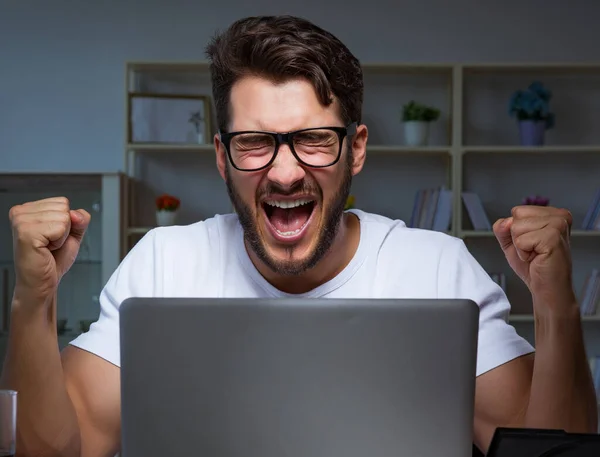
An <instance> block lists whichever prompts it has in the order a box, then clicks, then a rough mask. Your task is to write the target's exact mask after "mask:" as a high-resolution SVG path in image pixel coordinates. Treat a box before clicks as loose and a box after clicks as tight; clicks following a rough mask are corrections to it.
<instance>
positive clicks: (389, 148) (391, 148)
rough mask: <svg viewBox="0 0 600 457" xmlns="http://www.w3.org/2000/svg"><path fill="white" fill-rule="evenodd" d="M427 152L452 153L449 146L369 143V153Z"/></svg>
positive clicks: (433, 153)
mask: <svg viewBox="0 0 600 457" xmlns="http://www.w3.org/2000/svg"><path fill="white" fill-rule="evenodd" d="M368 153H375V154H427V155H435V154H441V155H450V153H451V150H450V147H449V146H423V147H415V146H404V145H382V144H373V145H368V144H367V154H368Z"/></svg>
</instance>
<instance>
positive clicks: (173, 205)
mask: <svg viewBox="0 0 600 457" xmlns="http://www.w3.org/2000/svg"><path fill="white" fill-rule="evenodd" d="M179 205H180V201H179V199H178V198H177V197H174V196H172V195H169V194H163V195H161V196H160V197H158V198H157V199H156V224H157V225H158V226H159V227H165V226H168V225H174V224H175V221H176V219H177V211H178V210H179Z"/></svg>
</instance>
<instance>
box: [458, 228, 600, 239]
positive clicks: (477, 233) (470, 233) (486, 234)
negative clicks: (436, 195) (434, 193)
mask: <svg viewBox="0 0 600 457" xmlns="http://www.w3.org/2000/svg"><path fill="white" fill-rule="evenodd" d="M571 237H572V238H573V237H577V238H580V237H600V230H572V231H571ZM459 238H495V235H494V232H492V231H483V230H463V231H461V232H459Z"/></svg>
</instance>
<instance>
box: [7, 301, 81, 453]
mask: <svg viewBox="0 0 600 457" xmlns="http://www.w3.org/2000/svg"><path fill="white" fill-rule="evenodd" d="M24 301H28V303H24ZM53 301H54V303H52V304H51V305H50V306H46V305H44V304H40V305H39V306H37V304H34V306H32V303H31V302H30V300H25V299H22V298H21V299H20V298H19V297H15V298H14V300H13V307H12V313H11V326H10V335H9V340H8V347H7V353H6V358H5V361H4V367H3V370H2V377H1V379H0V386H1V387H2V388H10V389H13V390H16V391H17V392H18V411H17V455H20V456H29V455H31V456H33V455H35V456H55V455H56V456H59V455H60V456H61V457H63V456H64V457H78V456H79V450H80V438H79V427H78V423H77V416H76V413H75V409H74V407H73V404H72V402H71V400H70V398H69V395H68V393H67V390H66V387H65V382H64V376H63V370H62V364H61V358H60V351H59V348H58V337H57V332H56V318H55V310H56V299H54V300H53Z"/></svg>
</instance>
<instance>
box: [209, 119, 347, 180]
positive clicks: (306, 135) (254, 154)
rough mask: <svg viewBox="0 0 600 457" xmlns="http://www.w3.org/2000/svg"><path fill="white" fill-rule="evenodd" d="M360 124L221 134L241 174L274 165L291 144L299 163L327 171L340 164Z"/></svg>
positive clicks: (234, 164) (233, 163) (233, 162)
mask: <svg viewBox="0 0 600 457" xmlns="http://www.w3.org/2000/svg"><path fill="white" fill-rule="evenodd" d="M356 128H357V123H356V122H352V123H351V124H349V125H348V126H347V127H317V128H307V129H301V130H295V131H293V132H287V133H278V132H263V131H258V130H246V131H238V132H227V133H223V132H221V133H219V136H220V138H221V142H222V143H223V145H224V146H225V150H226V151H227V156H228V157H229V161H230V162H231V165H233V167H234V168H236V169H238V170H240V171H258V170H262V169H264V168H267V167H268V166H269V165H271V164H272V163H273V161H274V160H275V158H276V157H277V153H278V152H279V147H280V146H281V145H282V144H287V145H288V146H289V148H290V150H291V151H292V154H293V155H294V157H295V158H296V160H297V161H298V162H300V163H301V164H303V165H306V166H307V167H311V168H325V167H330V166H332V165H334V164H336V163H337V162H338V161H339V160H340V156H341V153H342V145H343V142H344V138H345V137H347V136H348V137H351V136H352V135H354V134H355V133H356Z"/></svg>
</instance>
